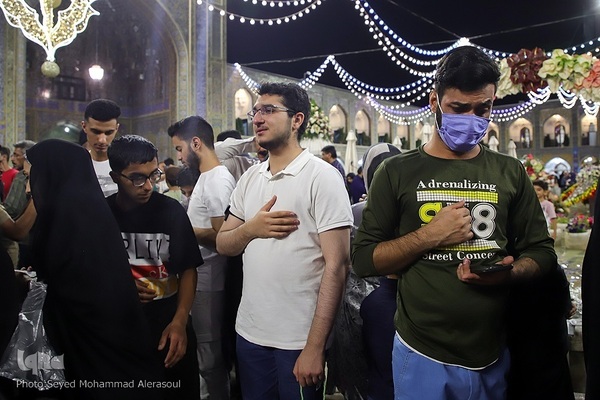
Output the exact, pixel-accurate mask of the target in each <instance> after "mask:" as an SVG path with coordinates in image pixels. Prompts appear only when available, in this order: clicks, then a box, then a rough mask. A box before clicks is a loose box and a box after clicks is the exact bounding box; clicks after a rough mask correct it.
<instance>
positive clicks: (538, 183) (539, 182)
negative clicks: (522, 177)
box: [533, 179, 548, 191]
mask: <svg viewBox="0 0 600 400" xmlns="http://www.w3.org/2000/svg"><path fill="white" fill-rule="evenodd" d="M533 186H538V187H541V188H542V190H544V191H546V190H548V183H547V182H546V181H544V180H542V179H536V180H535V181H533Z"/></svg>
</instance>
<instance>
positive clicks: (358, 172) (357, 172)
mask: <svg viewBox="0 0 600 400" xmlns="http://www.w3.org/2000/svg"><path fill="white" fill-rule="evenodd" d="M362 172H363V167H358V170H357V171H356V174H357V175H360V174H362Z"/></svg>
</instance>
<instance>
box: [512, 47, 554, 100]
mask: <svg viewBox="0 0 600 400" xmlns="http://www.w3.org/2000/svg"><path fill="white" fill-rule="evenodd" d="M547 58H548V57H546V54H545V53H544V50H542V49H540V48H539V47H536V48H535V49H533V50H526V49H521V50H519V52H518V53H517V54H513V55H511V56H509V57H508V58H507V60H506V63H507V65H508V66H509V67H510V70H511V73H510V79H511V81H512V82H513V83H514V84H517V85H520V86H521V91H522V92H523V93H527V92H532V91H536V90H538V89H541V88H543V87H546V86H547V85H548V84H547V83H546V81H544V80H543V79H542V77H541V76H540V75H539V74H538V72H539V71H540V69H541V68H542V64H543V63H544V61H545V60H546V59H547Z"/></svg>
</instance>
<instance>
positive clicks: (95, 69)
mask: <svg viewBox="0 0 600 400" xmlns="http://www.w3.org/2000/svg"><path fill="white" fill-rule="evenodd" d="M88 72H89V73H90V78H92V79H93V80H95V81H101V80H102V78H104V68H102V67H101V66H99V65H98V64H94V65H92V66H91V67H90V69H89V70H88Z"/></svg>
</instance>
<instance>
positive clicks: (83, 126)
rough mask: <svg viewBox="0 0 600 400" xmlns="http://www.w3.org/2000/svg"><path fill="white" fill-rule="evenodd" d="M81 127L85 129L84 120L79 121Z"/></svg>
mask: <svg viewBox="0 0 600 400" xmlns="http://www.w3.org/2000/svg"><path fill="white" fill-rule="evenodd" d="M81 129H83V130H85V121H81Z"/></svg>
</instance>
